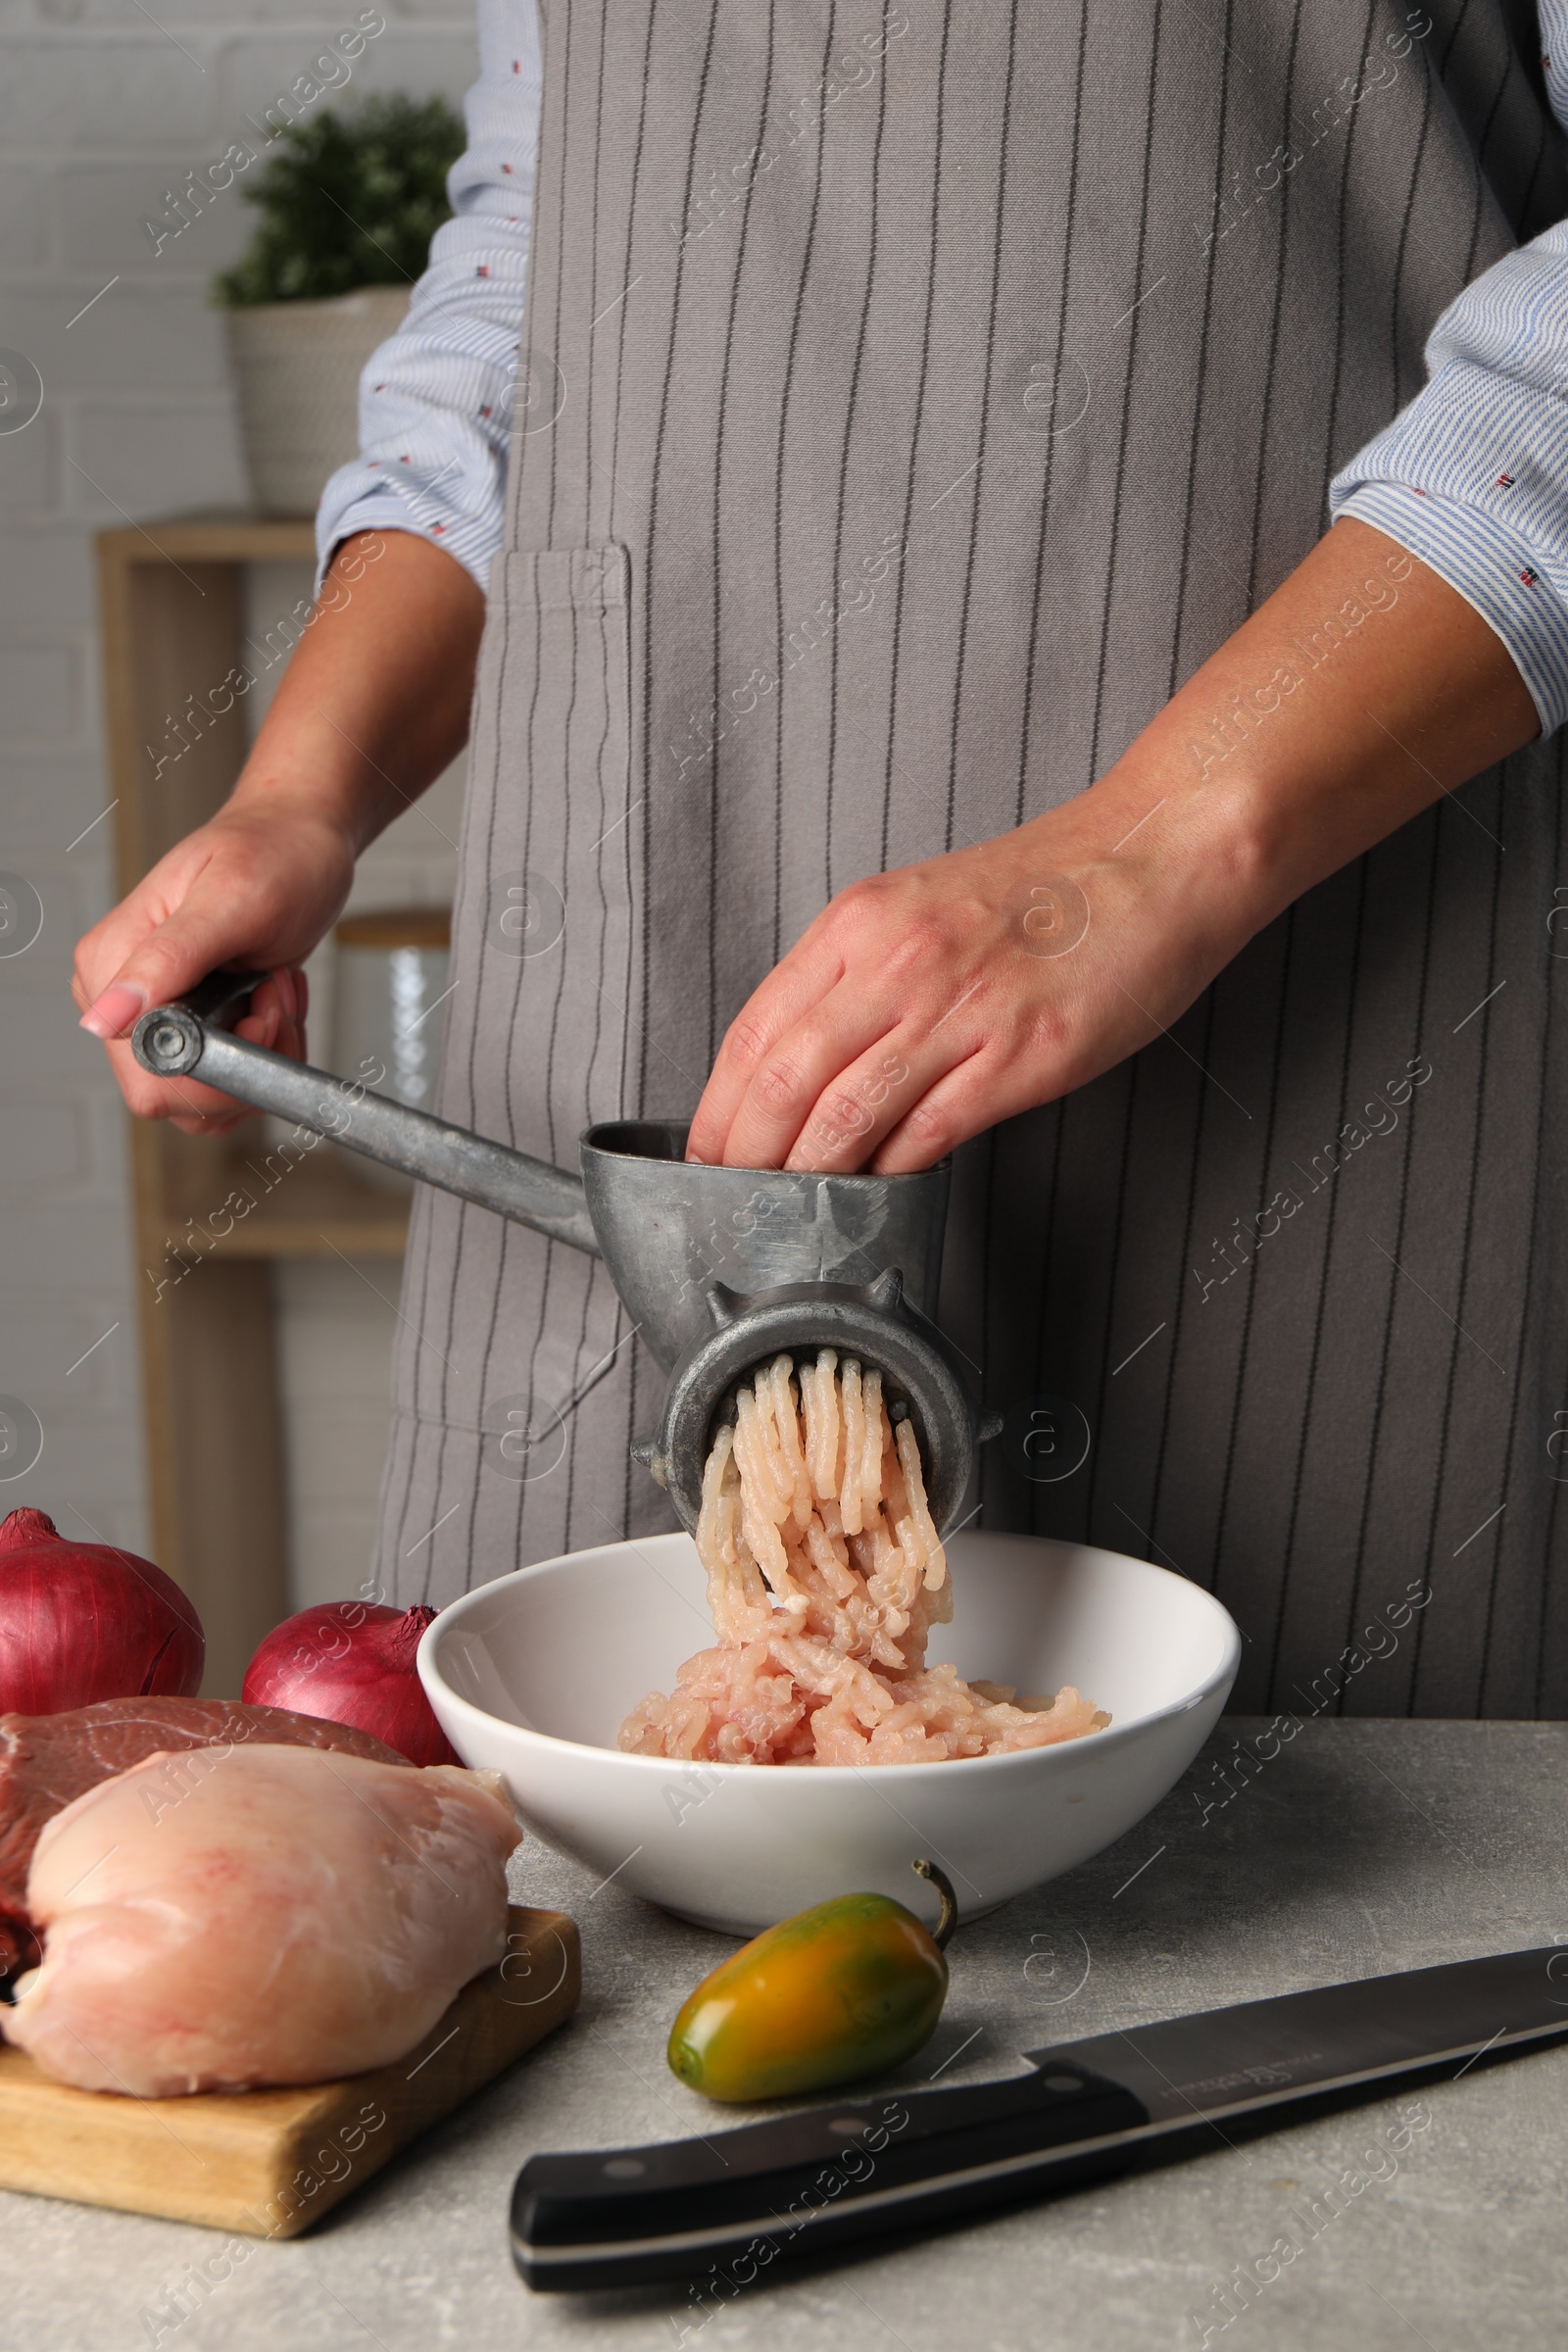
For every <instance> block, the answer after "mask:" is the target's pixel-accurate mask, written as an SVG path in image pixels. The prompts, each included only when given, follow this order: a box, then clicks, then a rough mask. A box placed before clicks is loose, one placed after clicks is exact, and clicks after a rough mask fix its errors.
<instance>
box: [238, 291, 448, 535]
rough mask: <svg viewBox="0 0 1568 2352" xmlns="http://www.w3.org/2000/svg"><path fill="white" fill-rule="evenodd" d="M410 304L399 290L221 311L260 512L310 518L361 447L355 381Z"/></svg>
mask: <svg viewBox="0 0 1568 2352" xmlns="http://www.w3.org/2000/svg"><path fill="white" fill-rule="evenodd" d="M408 307H409V296H408V290H407V288H406V287H403V286H362V287H361V288H360V289H359V291H358V292H356V293H353V294H338V295H335V296H333V298H332V299H331V300H330V301H328V302H269V303H260V304H257V305H256V306H255V307H253V308H249V309H240V310H231V311H228V312H225V314H224V318H225V322H226V325H227V330H228V349H229V358H230V361H231V363H232V366H233V369H234V383H235V389H236V391H237V392H238V395H239V414H240V425H241V429H242V432H243V436H244V442H245V459H246V464H247V466H249V468H250V477H251V496H252V499H253V501H254V503H255V505H256V507H257V509H258V511H259V512H260V513H261V514H263V515H314V514H315V512H316V508H317V502H318V501H319V498H320V495H321V492H322V490H323V488H324V487H325V485H326V480H327V477H328V475H329V474H332V473H335V472H336V470H337V468H338V467H339V466H342V465H346V464H347V462H348V460H349V459H350V458H352V457H353V456H354V455H355V453H356V451H357V450H358V448H359V446H360V374H361V371H362V369H363V368H364V367H365V364H366V362H367V361H368V359H369V357H370V354H371V352H372V351H374V350H375V349H376V347H377V345H378V344H381V343H384V342H385V341H386V339H387V337H388V336H389V335H391V334H394V333H396V331H397V329H398V327H399V326H400V325H401V324H402V322H403V318H404V314H405V313H406V311H407V310H408Z"/></svg>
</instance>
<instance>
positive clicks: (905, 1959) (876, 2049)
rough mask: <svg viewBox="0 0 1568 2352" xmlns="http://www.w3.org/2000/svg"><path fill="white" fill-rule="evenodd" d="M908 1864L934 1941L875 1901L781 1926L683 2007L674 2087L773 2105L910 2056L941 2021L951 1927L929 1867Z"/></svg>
mask: <svg viewBox="0 0 1568 2352" xmlns="http://www.w3.org/2000/svg"><path fill="white" fill-rule="evenodd" d="M913 1867H914V1868H915V1869H916V1870H917V1871H918V1872H919V1873H920V1876H921V1877H922V1878H924V1879H929V1880H930V1881H931V1882H932V1884H933V1885H934V1886H935V1887H936V1888H937V1890H938V1892H939V1893H940V1895H941V1897H942V1916H941V1919H940V1920H939V1921H938V1923H937V1927H936V1930H935V1933H934V1934H933V1932H932V1931H931V1930H930V1929H928V1928H926V1927H924V1926H922V1924H921V1923H920V1921H919V1920H917V1919H916V1918H915V1916H914V1913H913V1912H912V1911H907V1910H906V1909H905V1907H904V1905H903V1904H902V1903H896V1902H895V1901H894V1900H893V1898H892V1896H891V1895H886V1894H841V1895H837V1896H835V1897H834V1899H833V1900H832V1901H831V1902H827V1903H816V1904H813V1906H812V1907H811V1909H810V1910H809V1911H799V1912H797V1913H796V1915H795V1917H794V1918H793V1919H785V1920H781V1921H780V1922H779V1924H778V1926H777V1927H776V1928H768V1929H766V1930H764V1932H763V1933H762V1934H761V1935H760V1936H754V1937H753V1939H752V1941H751V1942H750V1943H747V1944H743V1945H742V1947H741V1949H740V1950H739V1951H738V1952H734V1953H732V1954H731V1955H730V1957H729V1959H727V1960H723V1961H721V1962H720V1963H719V1965H718V1967H717V1968H715V1969H714V1970H713V1972H712V1974H711V1976H707V1977H705V1978H704V1979H703V1981H702V1983H701V1984H700V1985H698V1987H697V1989H696V1991H695V1992H693V1993H692V1994H691V1996H690V1998H689V1999H688V2000H687V2001H686V2003H685V2005H684V2007H683V2008H682V2010H681V2013H680V2015H679V2016H678V2017H677V2018H676V2020H675V2023H674V2025H673V2026H672V2027H671V2029H670V2035H669V2050H668V2057H669V2063H670V2065H671V2067H672V2068H673V2069H674V2071H675V2073H676V2074H677V2075H679V2077H680V2079H681V2081H682V2082H685V2083H687V2084H688V2085H689V2086H690V2087H691V2089H693V2090H700V2091H702V2092H704V2093H705V2094H706V2096H707V2097H709V2098H711V2099H743V2100H753V2099H778V2098H785V2097H788V2096H790V2095H791V2094H797V2095H798V2094H799V2093H801V2092H803V2091H813V2090H829V2089H831V2088H833V2087H834V2086H835V2085H837V2084H838V2083H841V2082H858V2081H859V2079H860V2078H861V2077H862V2076H864V2075H876V2074H882V2073H884V2072H885V2071H886V2070H887V2069H888V2068H889V2067H893V2066H898V2065H900V2064H901V2063H902V2061H903V2060H904V2059H906V2058H909V2057H912V2056H913V2054H914V2052H915V2051H916V2050H918V2049H920V2048H921V2047H922V2046H923V2044H924V2043H925V2042H927V2041H929V2040H930V2038H931V2034H932V2033H933V2032H934V2030H935V2027H936V2022H937V2019H938V2018H939V2017H940V2016H941V2014H942V2003H943V2001H944V1999H945V1998H946V1995H947V1990H948V1964H947V1961H946V1959H945V1958H944V1957H943V1946H944V1945H945V1944H946V1943H947V1940H948V1937H949V1936H951V1935H952V1933H953V1930H954V1925H955V1923H956V1918H957V1906H956V1903H955V1901H954V1897H953V1888H952V1887H950V1886H949V1884H948V1882H947V1880H946V1879H945V1878H944V1877H943V1875H942V1873H941V1871H940V1870H938V1869H937V1867H936V1865H935V1864H934V1863H932V1862H926V1861H920V1862H916V1863H915V1864H914V1865H913Z"/></svg>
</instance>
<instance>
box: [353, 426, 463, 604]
mask: <svg viewBox="0 0 1568 2352" xmlns="http://www.w3.org/2000/svg"><path fill="white" fill-rule="evenodd" d="M401 490H402V485H401V484H400V483H398V482H393V481H387V480H386V479H384V478H377V476H376V474H375V473H374V472H372V471H371V470H370V468H369V467H368V466H367V465H366V463H365V461H364V460H363V459H361V460H359V461H358V462H357V463H355V464H352V465H349V466H343V467H342V468H341V469H340V470H339V471H338V472H337V473H334V474H333V476H332V478H331V480H330V481H329V482H328V483H327V485H326V489H325V490H324V491H323V493H322V496H321V503H320V506H319V508H318V509H317V515H316V593H317V595H318V596H319V595H320V593H321V588H322V585H323V583H324V582H325V579H326V570H327V565H328V564H330V563H331V561H332V557H333V554H334V552H335V550H336V549H337V548H338V547H340V546H341V545H342V543H343V541H344V540H345V539H347V538H350V537H351V536H352V535H353V533H354V532H355V531H409V532H412V533H413V535H414V537H415V538H416V539H428V540H429V542H430V545H431V546H432V547H440V548H444V549H445V550H446V552H447V554H448V555H449V556H453V557H455V558H456V559H457V561H458V562H459V563H460V564H462V565H463V568H464V570H465V571H466V572H467V573H468V574H469V576H470V578H471V579H472V580H473V581H474V583H475V585H476V586H477V588H478V590H479V593H480V594H481V596H483V595H486V594H488V591H489V584H490V572H491V567H492V565H493V564H494V562H495V556H496V550H497V548H498V547H499V545H500V542H501V517H500V515H499V514H491V513H488V512H486V513H484V514H482V515H469V516H462V515H451V514H450V513H448V514H447V515H445V516H444V517H443V515H442V510H441V509H440V508H439V507H438V506H437V504H436V501H435V500H434V499H433V498H432V497H431V496H430V495H429V493H428V492H427V491H425V490H422V489H421V488H420V487H419V486H418V485H417V484H414V485H411V486H410V489H409V493H408V495H407V496H404V495H400V491H401ZM421 507H422V508H423V509H424V510H425V512H424V513H423V515H421V514H420V509H421Z"/></svg>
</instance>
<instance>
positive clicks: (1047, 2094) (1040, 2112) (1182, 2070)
mask: <svg viewBox="0 0 1568 2352" xmlns="http://www.w3.org/2000/svg"><path fill="white" fill-rule="evenodd" d="M1561 2036H1568V1946H1558V1945H1547V1946H1545V1947H1544V1948H1543V1949H1540V1950H1536V1951H1527V1952H1503V1953H1498V1954H1495V1955H1494V1956H1492V1957H1490V1958H1487V1959H1484V1960H1457V1961H1453V1962H1450V1963H1449V1964H1448V1965H1447V1966H1446V1967H1441V1968H1418V1969H1408V1970H1405V1971H1403V1972H1401V1973H1400V1974H1398V1975H1397V1976H1389V1977H1370V1978H1363V1979H1360V1980H1358V1981H1357V1982H1355V1983H1352V1984H1348V1985H1325V1986H1323V1987H1322V1988H1321V1989H1319V1990H1316V1991H1312V1992H1288V1993H1283V1994H1280V1995H1278V1996H1277V1997H1276V1998H1275V1999H1273V2000H1267V2001H1243V2002H1240V2003H1238V2004H1237V2005H1236V2006H1235V2007H1234V2008H1229V2009H1207V2010H1202V2011H1201V2012H1199V2013H1198V2014H1197V2015H1196V2016H1192V2017H1175V2018H1166V2019H1165V2020H1163V2021H1162V2022H1161V2023H1159V2024H1157V2025H1152V2026H1137V2027H1134V2028H1133V2029H1132V2030H1131V2031H1130V2032H1120V2031H1118V2032H1115V2033H1110V2034H1093V2035H1091V2036H1090V2037H1089V2038H1088V2039H1086V2040H1082V2041H1065V2042H1058V2043H1056V2044H1055V2045H1054V2046H1053V2047H1052V2048H1049V2049H1044V2050H1033V2051H1030V2052H1028V2053H1027V2057H1028V2065H1029V2068H1030V2071H1029V2073H1027V2074H1025V2075H1016V2076H1010V2077H1008V2078H1006V2079H1005V2080H1004V2081H1002V2082H978V2083H965V2084H959V2085H956V2086H955V2087H953V2088H950V2089H945V2090H919V2091H903V2090H894V2091H884V2092H879V2093H877V2094H876V2095H875V2096H873V2097H870V2098H866V2097H855V2098H841V2099H836V2100H834V2101H833V2102H832V2104H831V2105H828V2106H823V2107H816V2108H812V2109H811V2110H810V2111H809V2112H807V2113H801V2112H797V2113H795V2114H793V2115H787V2116H780V2117H777V2118H776V2119H774V2120H773V2121H771V2122H768V2123H761V2124H749V2125H747V2126H745V2127H743V2128H742V2129H741V2130H739V2131H719V2132H714V2133H712V2134H711V2135H709V2136H707V2137H703V2138H697V2139H681V2140H672V2141H667V2142H660V2143H655V2144H653V2145H651V2146H647V2147H636V2148H613V2149H612V2148H601V2149H595V2150H592V2151H588V2152H583V2153H578V2154H561V2155H540V2156H532V2157H530V2158H529V2160H528V2162H527V2163H526V2164H525V2165H524V2166H523V2168H522V2171H521V2172H520V2173H519V2174H518V2176H517V2182H516V2187H515V2190H514V2193H513V2200H512V2245H513V2257H514V2260H515V2263H516V2266H517V2268H518V2270H519V2271H520V2272H521V2274H522V2276H523V2278H525V2279H526V2281H527V2283H528V2284H529V2285H530V2286H532V2287H539V2288H556V2289H566V2288H587V2287H605V2286H617V2285H621V2286H631V2285H637V2284H641V2283H643V2282H646V2281H648V2280H653V2279H660V2278H694V2277H697V2276H699V2275H701V2274H704V2273H706V2272H707V2271H708V2270H709V2269H710V2267H713V2268H716V2270H717V2271H718V2272H719V2273H720V2274H721V2275H722V2276H724V2277H725V2278H728V2279H730V2280H732V2281H733V2282H734V2283H736V2284H743V2283H746V2282H747V2280H749V2279H751V2278H757V2277H758V2276H760V2273H761V2272H762V2270H764V2269H765V2268H766V2267H767V2266H769V2265H770V2264H772V2263H773V2262H775V2261H776V2260H778V2259H779V2257H781V2256H785V2255H790V2254H800V2253H810V2254H817V2253H824V2252H828V2251H830V2250H835V2249H838V2248H841V2247H843V2246H846V2245H852V2244H856V2243H858V2242H860V2241H863V2240H868V2239H872V2238H875V2237H878V2236H881V2235H885V2234H887V2233H888V2232H890V2231H894V2230H900V2229H909V2228H911V2227H924V2226H930V2225H931V2224H933V2223H939V2222H946V2221H950V2220H953V2219H956V2218H957V2217H959V2216H962V2215H971V2214H977V2213H982V2212H984V2211H986V2210H987V2209H988V2208H990V2207H994V2206H998V2205H1002V2204H1007V2203H1016V2202H1018V2201H1020V2200H1021V2199H1023V2198H1026V2197H1038V2196H1049V2195H1051V2194H1053V2193H1054V2191H1056V2190H1058V2189H1063V2188H1074V2187H1077V2186H1079V2185H1080V2184H1081V2183H1083V2182H1085V2181H1089V2180H1103V2179H1106V2178H1108V2177H1109V2176H1111V2175H1113V2174H1115V2173H1120V2172H1125V2171H1126V2170H1127V2169H1128V2168H1129V2167H1130V2166H1131V2165H1133V2164H1134V2163H1137V2162H1139V2161H1140V2160H1143V2161H1148V2159H1149V2158H1150V2157H1152V2156H1160V2155H1162V2156H1166V2157H1174V2156H1179V2155H1189V2154H1197V2153H1199V2152H1201V2151H1203V2150H1207V2149H1211V2148H1213V2147H1214V2146H1215V2145H1216V2144H1219V2143H1224V2142H1225V2140H1226V2129H1225V2128H1226V2126H1227V2124H1229V2123H1231V2122H1233V2121H1235V2120H1237V2119H1240V2118H1241V2117H1244V2116H1255V2115H1257V2114H1258V2113H1259V2112H1260V2111H1263V2110H1270V2111H1272V2112H1273V2113H1274V2114H1276V2115H1278V2117H1279V2118H1280V2120H1281V2121H1282V2122H1283V2121H1285V2120H1286V2119H1287V2118H1288V2117H1289V2116H1290V2113H1291V2111H1292V2110H1293V2109H1295V2108H1299V2107H1300V2106H1301V2105H1303V2104H1304V2103H1305V2102H1306V2101H1308V2100H1312V2099H1319V2098H1321V2097H1322V2096H1323V2095H1324V2094H1325V2093H1332V2092H1336V2091H1339V2092H1348V2091H1351V2090H1353V2089H1355V2088H1357V2087H1358V2086H1360V2085H1363V2084H1369V2083H1378V2082H1397V2080H1398V2079H1399V2078H1400V2077H1401V2076H1408V2075H1414V2074H1418V2073H1420V2072H1422V2071H1423V2070H1429V2069H1433V2068H1446V2067H1447V2066H1448V2065H1449V2062H1450V2061H1451V2062H1452V2066H1453V2069H1454V2071H1455V2072H1457V2073H1462V2072H1464V2071H1465V2070H1466V2069H1467V2068H1468V2066H1469V2065H1471V2064H1472V2063H1474V2062H1475V2061H1476V2060H1477V2059H1479V2058H1483V2057H1488V2058H1490V2057H1499V2056H1501V2055H1502V2054H1503V2053H1505V2052H1508V2051H1512V2050H1517V2049H1533V2048H1538V2047H1540V2046H1542V2045H1543V2044H1544V2043H1546V2042H1548V2041H1550V2040H1552V2039H1554V2038H1557V2037H1561ZM1184 2135H1185V2136H1184ZM725 2291H728V2289H727V2288H726V2290H725Z"/></svg>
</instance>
